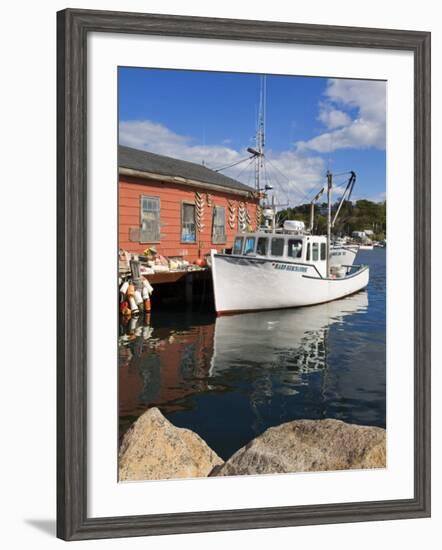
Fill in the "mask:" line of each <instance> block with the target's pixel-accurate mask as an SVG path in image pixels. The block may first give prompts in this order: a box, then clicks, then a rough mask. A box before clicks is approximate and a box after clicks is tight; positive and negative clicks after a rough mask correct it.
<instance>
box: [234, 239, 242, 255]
mask: <svg viewBox="0 0 442 550" xmlns="http://www.w3.org/2000/svg"><path fill="white" fill-rule="evenodd" d="M243 240H244V238H243V237H235V242H234V244H233V253H234V254H241V249H242V243H243Z"/></svg>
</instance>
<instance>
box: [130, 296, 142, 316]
mask: <svg viewBox="0 0 442 550" xmlns="http://www.w3.org/2000/svg"><path fill="white" fill-rule="evenodd" d="M128 301H129V307H130V310H131V312H132V314H134V313H139V312H140V310H139V309H138V306H137V303H136V302H135V298H134V297H133V296H128Z"/></svg>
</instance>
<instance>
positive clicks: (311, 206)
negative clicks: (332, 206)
mask: <svg viewBox="0 0 442 550" xmlns="http://www.w3.org/2000/svg"><path fill="white" fill-rule="evenodd" d="M324 190H325V187H323V188H322V189H321V190H320V191H319V193H318V194H317V195H316V196H315V197H314V198H313V200H312V202H311V203H310V233H311V232H312V231H313V225H314V219H315V202H316V201H317V200H318V199H319V198H320V196H321V195H322V193H323V192H324Z"/></svg>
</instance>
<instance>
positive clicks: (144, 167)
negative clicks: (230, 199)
mask: <svg viewBox="0 0 442 550" xmlns="http://www.w3.org/2000/svg"><path fill="white" fill-rule="evenodd" d="M118 153H119V158H118V166H119V167H120V168H128V169H130V170H136V171H139V172H147V173H150V174H159V175H161V176H169V177H179V178H185V179H187V180H192V181H196V182H201V183H203V184H207V186H210V185H213V186H219V187H225V188H227V189H235V190H239V191H243V192H254V189H252V188H251V187H249V186H248V185H245V184H244V183H241V182H240V181H237V180H234V179H233V178H229V177H227V176H224V174H220V173H219V172H214V171H213V170H210V169H209V168H207V167H206V166H203V165H202V164H195V163H194V162H188V161H186V160H179V159H175V158H171V157H165V156H163V155H157V154H155V153H150V152H148V151H140V150H139V149H133V148H131V147H125V146H123V145H120V146H119V148H118Z"/></svg>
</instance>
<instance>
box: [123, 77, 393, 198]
mask: <svg viewBox="0 0 442 550" xmlns="http://www.w3.org/2000/svg"><path fill="white" fill-rule="evenodd" d="M266 83H267V105H266V109H267V112H266V156H267V158H268V160H269V162H268V164H267V175H268V178H269V179H270V180H271V181H272V183H273V185H274V187H275V189H276V191H277V193H278V199H279V200H280V201H282V202H287V201H289V202H290V204H291V205H293V204H297V203H300V202H306V200H307V198H311V197H312V196H313V195H314V194H315V192H316V190H317V189H319V188H320V187H321V186H322V185H323V183H324V176H325V172H326V170H327V169H328V168H329V169H330V170H331V171H332V172H335V173H342V172H345V171H349V170H354V171H355V172H356V173H357V176H358V179H357V185H356V188H355V193H354V197H355V198H370V199H373V200H383V199H384V198H385V162H386V155H385V104H386V83H385V82H376V81H363V80H349V79H338V80H336V79H327V78H312V77H297V76H275V75H268V76H267V79H266ZM259 88H260V76H259V75H255V74H238V73H216V72H196V71H176V70H159V69H144V68H129V67H127V68H126V67H124V68H120V69H119V124H120V143H122V144H124V145H128V146H131V147H136V148H138V149H144V150H148V151H152V152H156V153H159V154H164V155H168V156H172V157H176V158H182V159H184V160H190V161H193V162H198V163H200V162H204V163H205V164H206V165H207V166H209V167H213V168H219V167H221V166H225V165H228V164H230V163H233V162H236V161H238V160H241V159H243V158H246V157H248V156H249V155H248V154H247V152H246V148H247V147H249V146H253V145H254V135H255V128H256V120H257V112H258V104H259ZM224 173H225V174H226V175H229V176H231V177H234V178H238V179H240V180H241V181H243V182H244V183H249V184H250V185H252V186H253V167H252V166H251V165H250V166H249V163H243V164H240V165H238V166H237V167H234V168H232V169H230V170H228V171H225V172H224ZM345 178H346V176H345V175H343V176H337V177H336V193H337V194H338V193H339V189H340V186H341V185H342V184H343V183H344V181H345Z"/></svg>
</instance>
